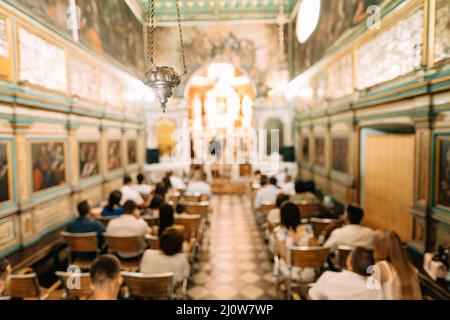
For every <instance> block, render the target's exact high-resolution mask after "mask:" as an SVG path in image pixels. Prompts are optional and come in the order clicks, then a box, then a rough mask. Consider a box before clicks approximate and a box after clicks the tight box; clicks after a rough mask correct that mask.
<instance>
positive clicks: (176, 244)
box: [159, 228, 184, 256]
mask: <svg viewBox="0 0 450 320" xmlns="http://www.w3.org/2000/svg"><path fill="white" fill-rule="evenodd" d="M183 241H184V239H183V235H182V234H181V233H180V232H178V231H177V230H175V229H172V228H169V229H166V230H165V231H164V232H163V234H162V235H161V237H160V239H159V246H160V248H161V250H162V251H163V252H164V253H165V254H166V255H168V256H173V255H176V254H177V253H180V252H181V251H182V250H183Z"/></svg>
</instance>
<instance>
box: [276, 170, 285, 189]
mask: <svg viewBox="0 0 450 320" xmlns="http://www.w3.org/2000/svg"><path fill="white" fill-rule="evenodd" d="M275 178H277V186H279V187H280V188H281V186H283V184H284V181H285V180H286V172H284V171H282V172H279V173H277V175H276V176H275Z"/></svg>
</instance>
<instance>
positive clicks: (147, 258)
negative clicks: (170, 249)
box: [140, 250, 190, 282]
mask: <svg viewBox="0 0 450 320" xmlns="http://www.w3.org/2000/svg"><path fill="white" fill-rule="evenodd" d="M140 271H141V272H142V273H144V274H155V273H164V272H173V274H174V282H181V281H183V280H184V279H186V278H187V277H189V274H190V266H189V262H188V260H187V257H186V254H184V253H178V254H176V255H173V256H167V255H165V254H164V252H162V251H160V250H146V251H145V252H144V256H143V257H142V260H141V266H140Z"/></svg>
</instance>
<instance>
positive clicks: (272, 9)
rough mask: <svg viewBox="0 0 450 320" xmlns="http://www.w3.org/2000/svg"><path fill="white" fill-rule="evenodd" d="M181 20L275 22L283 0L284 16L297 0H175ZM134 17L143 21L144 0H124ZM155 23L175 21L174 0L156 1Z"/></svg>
mask: <svg viewBox="0 0 450 320" xmlns="http://www.w3.org/2000/svg"><path fill="white" fill-rule="evenodd" d="M179 1H180V7H181V12H182V18H183V21H184V23H188V24H196V23H204V22H217V21H240V22H242V21H244V20H245V21H258V22H265V23H276V22H277V17H278V16H279V12H280V5H281V1H283V7H284V13H285V16H286V17H287V18H288V19H289V18H292V16H293V14H294V13H295V10H296V7H297V4H298V2H299V0H179ZM126 2H127V3H128V5H129V6H130V8H131V9H132V10H133V12H134V13H135V14H136V16H137V17H138V18H139V19H140V21H143V19H144V17H145V16H146V11H147V7H148V0H126ZM155 15H156V19H157V24H159V25H173V24H174V23H176V21H177V11H176V5H175V0H156V1H155Z"/></svg>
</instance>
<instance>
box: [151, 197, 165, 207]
mask: <svg viewBox="0 0 450 320" xmlns="http://www.w3.org/2000/svg"><path fill="white" fill-rule="evenodd" d="M163 203H164V198H163V197H162V196H160V195H159V194H158V195H156V196H154V197H153V199H152V201H150V209H152V210H156V209H159V208H160V207H161V205H162V204H163Z"/></svg>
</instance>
